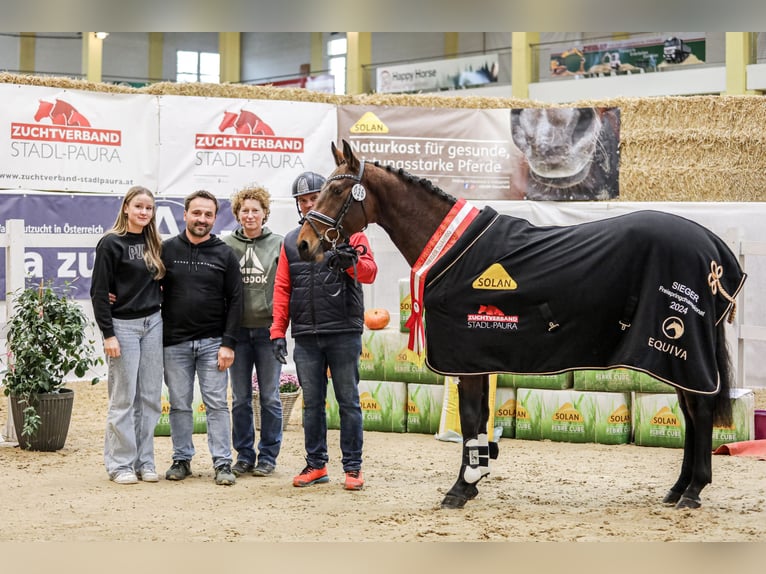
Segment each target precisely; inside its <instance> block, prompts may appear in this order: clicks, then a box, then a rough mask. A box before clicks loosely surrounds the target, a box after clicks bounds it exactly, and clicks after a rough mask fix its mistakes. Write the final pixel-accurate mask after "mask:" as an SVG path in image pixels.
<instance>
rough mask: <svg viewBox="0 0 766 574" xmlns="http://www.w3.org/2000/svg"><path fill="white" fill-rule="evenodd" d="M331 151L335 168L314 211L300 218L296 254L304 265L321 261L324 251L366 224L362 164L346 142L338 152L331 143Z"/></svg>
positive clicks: (365, 191)
mask: <svg viewBox="0 0 766 574" xmlns="http://www.w3.org/2000/svg"><path fill="white" fill-rule="evenodd" d="M331 147H332V153H333V157H334V158H335V165H336V166H337V167H336V168H335V171H333V172H332V174H331V175H330V177H328V178H327V181H326V182H325V184H324V185H323V186H322V191H321V192H320V193H319V198H318V199H317V202H316V204H315V205H314V209H312V210H311V211H309V212H308V213H307V214H306V216H305V217H304V218H303V227H301V230H300V232H299V233H298V240H297V243H298V252H299V253H300V255H301V258H302V259H303V260H304V261H321V260H322V258H323V257H324V249H327V248H332V247H333V246H334V245H335V244H336V243H342V242H344V241H347V240H348V238H349V237H350V236H351V235H352V234H354V233H356V232H358V231H362V230H363V229H364V228H365V227H367V224H368V223H369V222H370V220H368V210H366V209H365V198H366V197H367V190H366V189H365V187H364V185H363V184H362V180H363V178H364V165H365V164H364V162H362V161H359V159H358V158H357V157H356V156H355V155H354V152H353V151H352V150H351V146H350V145H349V143H348V142H347V141H346V140H343V151H342V152H341V151H340V150H339V149H338V148H337V147H335V143H332V144H331Z"/></svg>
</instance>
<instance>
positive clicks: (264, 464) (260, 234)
mask: <svg viewBox="0 0 766 574" xmlns="http://www.w3.org/2000/svg"><path fill="white" fill-rule="evenodd" d="M231 211H232V213H233V214H234V218H235V219H236V220H237V222H239V227H238V228H237V229H236V230H235V231H234V232H233V233H231V234H229V235H227V236H226V237H224V238H223V242H224V243H226V244H227V245H228V246H229V247H231V248H232V249H233V250H234V254H235V255H236V256H237V259H238V260H239V268H240V271H241V272H242V290H243V293H244V300H245V309H244V314H243V316H242V324H241V326H240V328H239V335H238V337H237V346H236V347H235V349H234V363H233V364H232V365H231V367H229V375H230V376H231V394H232V401H231V403H232V404H231V442H232V445H233V447H234V448H235V449H236V451H237V462H236V463H235V464H234V466H232V467H231V471H232V472H233V473H234V475H235V476H240V475H244V474H252V475H253V476H269V475H270V474H272V473H273V472H274V469H275V468H276V465H277V456H278V455H279V450H280V447H281V446H282V402H281V401H280V399H279V375H280V373H281V371H282V364H281V363H280V362H279V361H277V360H276V358H275V357H274V354H273V353H272V351H271V343H270V341H269V338H270V335H269V327H270V326H271V316H272V311H271V307H272V298H273V294H274V277H275V276H276V273H277V262H278V260H279V252H280V251H281V248H282V236H281V235H277V234H276V233H272V231H271V230H270V229H269V228H268V227H266V226H265V224H266V221H267V220H268V219H269V214H270V213H271V195H270V194H269V192H268V191H266V190H265V189H264V188H263V187H261V186H248V187H245V188H243V189H241V190H240V191H238V192H237V193H235V194H234V196H233V197H232V198H231ZM253 369H255V372H256V374H257V375H258V391H259V392H258V397H259V400H260V406H261V435H260V440H259V442H258V453H257V461H256V450H255V426H254V424H253ZM256 462H257V464H256Z"/></svg>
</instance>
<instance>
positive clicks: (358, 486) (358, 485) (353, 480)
mask: <svg viewBox="0 0 766 574" xmlns="http://www.w3.org/2000/svg"><path fill="white" fill-rule="evenodd" d="M343 488H345V489H346V490H362V489H363V488H364V476H363V475H362V471H361V470H348V471H346V483H345V484H344V485H343Z"/></svg>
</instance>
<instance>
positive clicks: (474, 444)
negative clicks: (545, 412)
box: [441, 375, 489, 508]
mask: <svg viewBox="0 0 766 574" xmlns="http://www.w3.org/2000/svg"><path fill="white" fill-rule="evenodd" d="M485 386H486V387H487V391H485V390H484V387H485ZM488 389H489V377H488V376H486V375H471V376H463V377H460V382H459V383H458V406H459V412H460V431H461V433H462V434H463V461H462V464H461V466H460V472H459V473H458V478H457V481H456V482H455V484H453V485H452V488H450V489H449V492H447V494H446V495H445V496H444V500H442V503H441V506H442V508H462V507H463V506H465V503H466V502H468V501H469V500H471V499H473V498H476V495H477V494H478V493H479V489H478V488H476V483H477V482H479V480H480V479H481V478H482V476H484V475H483V474H482V470H481V468H480V465H481V456H480V440H479V435H480V434H481V433H484V436H485V441H486V426H487V417H486V416H485V415H484V412H485V411H486V412H487V416H488V413H489V406H488V405H487V406H486V407H484V406H483V404H482V403H483V402H484V403H486V402H487V401H486V399H485V396H486V393H487V392H488ZM482 423H483V424H484V427H483V430H482V427H481V425H482ZM487 448H489V447H487ZM487 452H488V451H487ZM488 465H489V462H488V461H487V466H488ZM487 472H489V470H488V469H487Z"/></svg>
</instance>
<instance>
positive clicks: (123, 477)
mask: <svg viewBox="0 0 766 574" xmlns="http://www.w3.org/2000/svg"><path fill="white" fill-rule="evenodd" d="M112 480H113V481H114V483H115V484H136V483H137V482H138V477H137V476H136V473H135V472H131V471H129V470H126V471H124V472H121V473H119V474H118V475H116V476H115V477H114V478H113V479H112Z"/></svg>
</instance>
